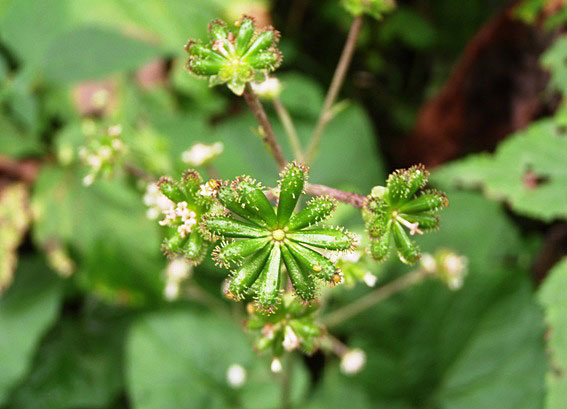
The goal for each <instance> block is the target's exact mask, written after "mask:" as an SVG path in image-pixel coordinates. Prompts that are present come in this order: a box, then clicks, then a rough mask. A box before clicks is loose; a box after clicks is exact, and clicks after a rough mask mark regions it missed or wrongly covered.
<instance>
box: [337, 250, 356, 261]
mask: <svg viewBox="0 0 567 409" xmlns="http://www.w3.org/2000/svg"><path fill="white" fill-rule="evenodd" d="M341 260H343V261H348V262H351V263H356V262H358V260H360V253H359V252H358V251H347V252H346V253H344V254H343V255H342V256H341Z"/></svg>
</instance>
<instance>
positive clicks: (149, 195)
mask: <svg viewBox="0 0 567 409" xmlns="http://www.w3.org/2000/svg"><path fill="white" fill-rule="evenodd" d="M143 200H144V204H145V205H146V206H148V210H147V211H146V216H147V217H148V219H150V220H155V219H157V218H158V217H159V216H160V214H162V213H163V212H165V211H167V210H169V209H171V208H172V207H173V206H174V204H175V203H173V202H172V201H171V200H169V199H168V198H167V196H165V195H164V194H163V193H161V191H160V190H159V187H158V185H157V184H156V183H149V184H148V186H146V193H144V198H143Z"/></svg>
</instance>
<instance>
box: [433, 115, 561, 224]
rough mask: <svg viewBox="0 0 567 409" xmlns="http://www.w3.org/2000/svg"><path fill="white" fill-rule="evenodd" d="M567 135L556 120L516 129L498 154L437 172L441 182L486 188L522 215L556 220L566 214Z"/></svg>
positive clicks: (489, 194)
mask: <svg viewBox="0 0 567 409" xmlns="http://www.w3.org/2000/svg"><path fill="white" fill-rule="evenodd" d="M565 163H567V137H566V136H565V135H564V132H563V131H561V129H560V128H558V127H557V126H556V125H555V123H554V121H553V120H551V119H547V120H542V121H539V122H536V123H534V124H532V125H530V126H529V127H528V128H526V129H524V130H521V131H519V132H516V133H515V134H514V135H512V136H511V137H510V138H509V139H507V140H506V141H504V142H503V143H502V144H501V145H500V146H499V147H498V149H497V150H496V153H495V154H494V155H489V154H479V155H474V156H470V157H468V158H465V159H463V160H459V161H457V162H453V163H450V164H449V165H446V166H444V167H443V168H441V169H440V170H438V171H436V172H435V173H434V174H433V177H432V180H433V181H434V182H435V183H439V184H441V185H442V186H451V185H453V186H454V185H456V186H464V187H468V188H471V187H478V186H480V187H482V189H483V190H484V192H485V194H486V195H487V196H488V197H489V198H492V199H500V200H506V201H507V202H508V203H509V204H510V206H511V207H512V208H513V209H514V210H515V211H516V212H518V213H520V214H523V215H526V216H530V217H534V218H538V219H542V220H545V221H551V220H553V219H556V218H567V191H566V190H565V186H567V167H565Z"/></svg>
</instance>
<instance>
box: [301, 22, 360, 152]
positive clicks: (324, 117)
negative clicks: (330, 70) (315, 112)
mask: <svg viewBox="0 0 567 409" xmlns="http://www.w3.org/2000/svg"><path fill="white" fill-rule="evenodd" d="M363 20H364V17H363V15H362V14H361V15H360V16H356V17H355V18H354V19H353V20H352V24H351V26H350V30H349V32H348V37H347V40H346V42H345V45H344V47H343V52H342V54H341V57H340V59H339V63H338V64H337V68H336V69H335V73H334V74H333V79H332V81H331V85H330V86H329V90H328V91H327V96H326V97H325V102H324V103H323V108H322V109H321V113H320V114H319V120H318V121H317V125H316V126H315V130H314V131H313V135H312V137H311V142H310V143H309V147H308V148H307V154H306V155H305V161H306V163H310V162H311V161H312V160H313V156H314V155H315V153H316V152H317V149H319V143H320V142H321V135H322V134H323V131H324V130H325V127H326V126H327V124H328V123H329V121H330V120H331V119H332V107H333V105H334V104H335V101H336V99H337V96H338V94H339V91H340V90H341V88H342V86H343V82H344V80H345V76H346V73H347V71H348V67H349V66H350V62H351V61H352V55H353V54H354V50H355V48H356V41H357V40H358V36H359V34H360V29H361V28H362V22H363Z"/></svg>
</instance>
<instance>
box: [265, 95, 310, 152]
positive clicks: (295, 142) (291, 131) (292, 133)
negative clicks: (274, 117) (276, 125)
mask: <svg viewBox="0 0 567 409" xmlns="http://www.w3.org/2000/svg"><path fill="white" fill-rule="evenodd" d="M272 104H273V105H274V109H275V110H276V113H277V114H278V117H279V118H280V121H281V122H282V125H283V127H284V129H285V132H286V134H287V137H288V139H289V143H290V144H291V148H292V149H293V154H294V156H295V159H297V160H298V161H300V162H303V151H302V149H301V143H300V142H299V136H298V135H297V130H296V129H295V125H294V124H293V120H292V119H291V116H290V115H289V112H288V111H287V109H286V107H285V106H284V104H282V101H281V100H280V99H279V97H275V98H274V99H273V100H272Z"/></svg>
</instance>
